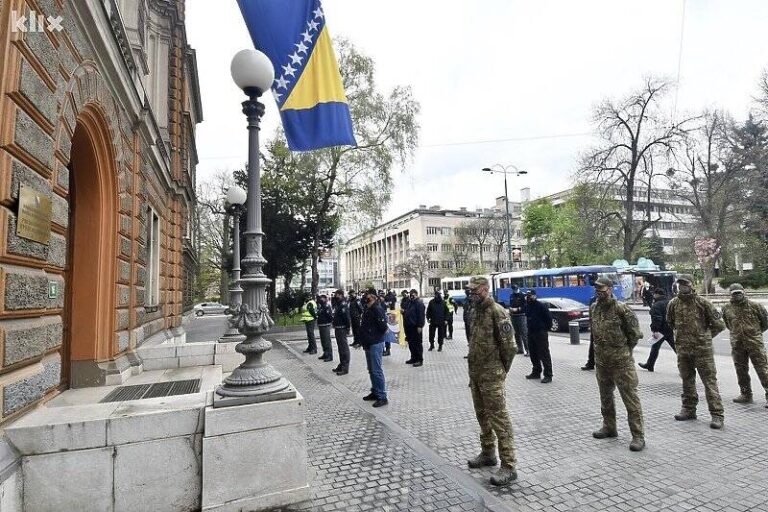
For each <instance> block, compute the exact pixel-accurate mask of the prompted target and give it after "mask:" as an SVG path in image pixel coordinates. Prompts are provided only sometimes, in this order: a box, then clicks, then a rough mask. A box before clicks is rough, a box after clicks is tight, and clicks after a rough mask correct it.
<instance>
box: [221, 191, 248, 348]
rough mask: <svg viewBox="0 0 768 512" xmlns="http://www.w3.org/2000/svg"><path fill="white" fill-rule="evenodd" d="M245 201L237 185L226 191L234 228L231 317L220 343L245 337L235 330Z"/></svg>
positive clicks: (230, 291) (243, 194)
mask: <svg viewBox="0 0 768 512" xmlns="http://www.w3.org/2000/svg"><path fill="white" fill-rule="evenodd" d="M246 199H247V197H246V195H245V190H243V189H241V188H240V187H238V186H237V185H233V186H231V187H229V189H228V190H227V197H226V204H227V210H228V212H229V213H230V214H231V215H232V223H233V226H234V247H233V250H232V287H231V288H230V289H229V310H230V312H231V314H232V316H231V317H230V318H229V320H228V323H229V329H228V330H227V332H226V333H224V336H222V337H221V338H219V342H220V343H234V342H238V343H239V342H241V341H244V340H245V336H243V335H242V334H240V331H238V330H237V318H238V316H237V315H238V312H239V311H240V305H241V304H242V303H243V289H242V288H241V287H240V214H241V213H242V212H243V205H244V204H245V200H246Z"/></svg>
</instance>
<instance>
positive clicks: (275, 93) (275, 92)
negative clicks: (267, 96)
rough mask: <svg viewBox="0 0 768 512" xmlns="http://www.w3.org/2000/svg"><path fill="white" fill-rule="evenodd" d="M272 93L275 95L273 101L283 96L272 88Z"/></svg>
mask: <svg viewBox="0 0 768 512" xmlns="http://www.w3.org/2000/svg"><path fill="white" fill-rule="evenodd" d="M272 95H273V96H274V97H275V101H280V98H282V97H283V95H282V94H280V93H278V92H277V91H276V90H274V89H272Z"/></svg>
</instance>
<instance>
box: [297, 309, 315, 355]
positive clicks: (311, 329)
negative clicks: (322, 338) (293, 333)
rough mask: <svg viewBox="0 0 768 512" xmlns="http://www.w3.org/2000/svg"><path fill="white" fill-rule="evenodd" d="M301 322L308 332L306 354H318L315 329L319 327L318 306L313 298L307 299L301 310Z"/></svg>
mask: <svg viewBox="0 0 768 512" xmlns="http://www.w3.org/2000/svg"><path fill="white" fill-rule="evenodd" d="M300 319H301V321H302V322H304V327H305V329H306V330H307V348H306V349H304V353H305V354H317V341H316V340H315V327H317V305H316V303H315V301H314V300H312V297H310V298H308V299H307V302H305V303H304V307H302V308H301V317H300Z"/></svg>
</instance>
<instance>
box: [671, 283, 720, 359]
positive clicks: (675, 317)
mask: <svg viewBox="0 0 768 512" xmlns="http://www.w3.org/2000/svg"><path fill="white" fill-rule="evenodd" d="M667 323H668V324H669V326H670V327H671V328H672V330H674V331H675V347H676V348H677V350H678V352H679V351H680V350H685V349H693V348H697V347H700V346H705V345H707V346H711V345H712V338H714V337H715V336H717V335H718V334H720V333H721V332H723V329H725V323H724V322H723V318H722V316H721V315H720V312H719V311H718V310H717V309H716V308H715V306H713V305H712V303H711V302H709V301H708V300H707V299H704V298H702V297H699V296H698V295H696V292H691V293H689V294H685V295H684V294H678V295H677V297H675V298H674V299H672V300H671V301H669V306H667Z"/></svg>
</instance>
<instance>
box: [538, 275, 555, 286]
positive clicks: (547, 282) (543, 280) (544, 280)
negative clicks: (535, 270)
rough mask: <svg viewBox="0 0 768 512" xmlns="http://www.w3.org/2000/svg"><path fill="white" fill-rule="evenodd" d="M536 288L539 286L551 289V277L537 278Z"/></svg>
mask: <svg viewBox="0 0 768 512" xmlns="http://www.w3.org/2000/svg"><path fill="white" fill-rule="evenodd" d="M538 286H540V287H541V288H552V277H551V276H539V283H538Z"/></svg>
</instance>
